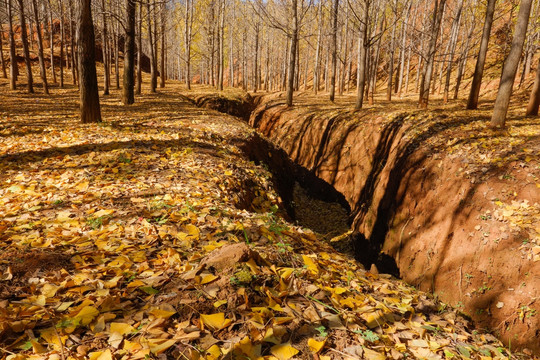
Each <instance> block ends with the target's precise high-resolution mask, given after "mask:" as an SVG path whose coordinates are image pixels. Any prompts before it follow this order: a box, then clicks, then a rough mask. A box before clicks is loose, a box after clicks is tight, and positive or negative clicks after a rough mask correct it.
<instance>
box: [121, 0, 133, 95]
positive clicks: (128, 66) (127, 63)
mask: <svg viewBox="0 0 540 360" xmlns="http://www.w3.org/2000/svg"><path fill="white" fill-rule="evenodd" d="M122 102H123V103H124V105H131V104H133V103H134V102H135V0H126V38H125V40H124V84H123V89H122Z"/></svg>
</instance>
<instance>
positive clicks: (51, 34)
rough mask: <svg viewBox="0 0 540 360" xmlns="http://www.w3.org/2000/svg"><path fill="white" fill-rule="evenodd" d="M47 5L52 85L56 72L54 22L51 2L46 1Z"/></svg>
mask: <svg viewBox="0 0 540 360" xmlns="http://www.w3.org/2000/svg"><path fill="white" fill-rule="evenodd" d="M47 4H48V5H49V47H50V50H51V73H52V82H53V84H56V71H55V66H54V21H53V12H52V4H51V0H47Z"/></svg>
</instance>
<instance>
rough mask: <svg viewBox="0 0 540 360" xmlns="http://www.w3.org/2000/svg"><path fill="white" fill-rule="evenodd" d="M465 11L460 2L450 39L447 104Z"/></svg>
mask: <svg viewBox="0 0 540 360" xmlns="http://www.w3.org/2000/svg"><path fill="white" fill-rule="evenodd" d="M462 10H463V0H459V2H458V5H457V10H456V15H455V17H454V23H453V24H452V36H451V37H450V54H448V56H449V59H448V64H447V66H446V81H445V83H444V96H443V101H444V103H445V104H446V103H447V102H448V95H449V93H450V76H451V75H452V63H453V62H454V54H455V52H456V45H457V41H458V36H459V28H460V25H461V12H462Z"/></svg>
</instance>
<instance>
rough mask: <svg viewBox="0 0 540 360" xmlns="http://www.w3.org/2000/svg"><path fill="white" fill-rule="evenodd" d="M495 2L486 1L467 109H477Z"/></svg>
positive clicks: (491, 0)
mask: <svg viewBox="0 0 540 360" xmlns="http://www.w3.org/2000/svg"><path fill="white" fill-rule="evenodd" d="M496 1H497V0H488V3H487V8H486V19H485V20H484V30H483V31H482V40H481V42H480V50H478V58H477V60H476V67H475V69H474V75H473V81H472V85H471V91H470V93H469V100H468V101H467V109H470V110H474V109H477V108H478V96H479V95H480V86H482V77H483V75H484V64H485V63H486V55H487V50H488V43H489V37H490V35H491V26H492V24H493V14H494V12H495V2H496Z"/></svg>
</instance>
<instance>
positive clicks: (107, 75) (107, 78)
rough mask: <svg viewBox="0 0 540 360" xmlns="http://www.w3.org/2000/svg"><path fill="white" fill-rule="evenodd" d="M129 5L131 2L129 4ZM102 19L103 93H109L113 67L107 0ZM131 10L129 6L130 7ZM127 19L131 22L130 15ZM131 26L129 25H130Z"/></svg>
mask: <svg viewBox="0 0 540 360" xmlns="http://www.w3.org/2000/svg"><path fill="white" fill-rule="evenodd" d="M128 6H129V4H128ZM101 8H102V13H101V20H102V22H103V30H102V34H101V48H102V53H103V95H109V93H110V84H111V68H110V62H109V45H108V44H109V39H108V37H107V15H106V12H105V10H106V8H105V0H101ZM128 11H129V8H128ZM127 21H128V22H129V21H130V19H129V15H128V19H127ZM128 26H129V25H128Z"/></svg>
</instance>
